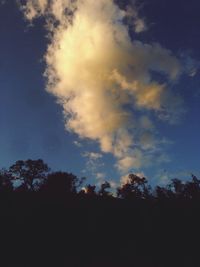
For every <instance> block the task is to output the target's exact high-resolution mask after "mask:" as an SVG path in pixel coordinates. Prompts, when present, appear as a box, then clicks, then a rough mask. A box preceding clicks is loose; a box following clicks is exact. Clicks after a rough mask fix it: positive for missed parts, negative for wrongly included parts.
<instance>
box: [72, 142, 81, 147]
mask: <svg viewBox="0 0 200 267" xmlns="http://www.w3.org/2000/svg"><path fill="white" fill-rule="evenodd" d="M73 143H74V145H75V146H77V147H82V144H81V143H80V142H78V141H74V142H73Z"/></svg>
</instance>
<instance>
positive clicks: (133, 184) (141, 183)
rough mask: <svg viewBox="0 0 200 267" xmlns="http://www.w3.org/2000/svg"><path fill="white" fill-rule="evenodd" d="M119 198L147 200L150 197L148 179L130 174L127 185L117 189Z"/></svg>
mask: <svg viewBox="0 0 200 267" xmlns="http://www.w3.org/2000/svg"><path fill="white" fill-rule="evenodd" d="M117 196H118V197H121V198H125V199H132V198H137V199H139V198H141V199H145V198H147V197H148V196H150V188H149V187H148V186H147V180H146V178H145V177H142V178H141V177H139V176H138V175H136V174H129V176H128V181H127V183H126V184H124V185H122V186H121V187H119V188H118V189H117Z"/></svg>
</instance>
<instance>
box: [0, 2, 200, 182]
mask: <svg viewBox="0 0 200 267" xmlns="http://www.w3.org/2000/svg"><path fill="white" fill-rule="evenodd" d="M0 3H1V4H0V127H1V134H0V147H1V149H0V165H1V167H9V166H10V165H11V164H13V163H14V162H15V161H16V160H18V159H23V160H26V159H28V158H31V159H38V158H42V159H43V160H44V161H45V162H46V163H48V165H49V166H50V167H51V169H52V170H53V171H56V170H63V171H68V172H73V173H74V174H76V175H78V176H79V177H82V176H86V177H87V178H88V180H87V181H88V182H90V183H93V184H97V185H99V184H100V183H102V182H103V181H105V180H107V181H109V182H110V183H111V185H112V186H113V187H116V186H117V185H119V183H123V182H124V181H125V180H126V179H127V174H128V173H131V172H132V173H136V174H138V175H142V176H146V177H147V178H148V179H149V182H150V184H152V185H154V184H166V183H168V182H169V179H171V178H182V179H187V178H189V176H190V174H191V173H194V174H195V175H197V176H200V168H199V163H200V162H199V159H200V140H199V136H200V117H199V115H200V75H199V74H200V63H199V62H200V49H199V47H200V31H199V28H200V19H199V10H200V3H199V1H198V0H191V1H189V2H188V1H178V0H174V1H169V0H168V1H167V0H150V1H149V0H148V1H147V0H146V1H145V0H144V1H128V0H127V1H123V0H116V1H112V0H99V1H95V2H94V1H92V0H77V1H72V0H58V1H55V0H50V1H47V0H27V1H14V0H12V1H11V0H10V1H9V0H7V1H1V2H0Z"/></svg>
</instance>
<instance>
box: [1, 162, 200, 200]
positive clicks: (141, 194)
mask: <svg viewBox="0 0 200 267" xmlns="http://www.w3.org/2000/svg"><path fill="white" fill-rule="evenodd" d="M11 192H41V193H44V194H54V195H56V194H57V195H63V196H64V195H65V196H82V197H83V196H87V197H88V196H90V197H96V198H97V197H99V198H100V197H104V198H115V199H116V198H119V199H128V200H131V199H138V200H139V199H140V200H156V199H157V200H159V199H160V200H162V199H179V200H180V199H188V200H189V199H200V180H199V179H198V178H197V177H196V176H195V175H193V174H192V175H191V179H190V180H188V181H186V182H183V181H181V180H180V179H177V178H174V179H172V180H171V182H170V183H169V184H168V185H166V186H163V187H161V186H156V187H155V188H152V187H151V186H150V185H149V184H148V182H147V179H146V178H145V177H139V176H138V175H136V174H129V176H128V178H127V181H126V182H125V183H124V184H122V185H121V186H119V187H118V188H117V189H115V192H114V189H112V188H111V185H110V183H109V182H106V181H105V182H104V183H102V184H101V185H100V187H99V188H98V189H97V188H96V186H95V185H91V184H87V180H86V178H84V177H83V178H78V177H77V176H76V175H74V174H72V173H67V172H61V171H58V172H51V170H50V168H49V167H48V165H47V164H46V163H44V162H43V160H42V159H38V160H31V159H28V160H25V161H24V160H18V161H16V162H15V164H13V165H12V166H10V167H9V168H8V169H1V170H0V193H11Z"/></svg>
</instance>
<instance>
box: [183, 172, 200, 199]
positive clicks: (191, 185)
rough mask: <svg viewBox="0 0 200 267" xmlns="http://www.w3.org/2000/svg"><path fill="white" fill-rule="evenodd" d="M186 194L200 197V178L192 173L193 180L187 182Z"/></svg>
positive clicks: (188, 196) (186, 195)
mask: <svg viewBox="0 0 200 267" xmlns="http://www.w3.org/2000/svg"><path fill="white" fill-rule="evenodd" d="M184 195H185V197H186V198H189V199H199V198H200V180H199V179H198V178H197V177H196V176H195V175H193V174H192V181H188V182H187V183H186V184H185V189H184Z"/></svg>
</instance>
